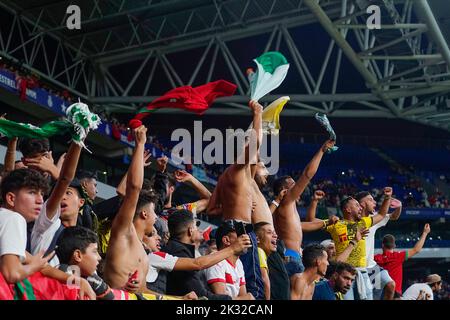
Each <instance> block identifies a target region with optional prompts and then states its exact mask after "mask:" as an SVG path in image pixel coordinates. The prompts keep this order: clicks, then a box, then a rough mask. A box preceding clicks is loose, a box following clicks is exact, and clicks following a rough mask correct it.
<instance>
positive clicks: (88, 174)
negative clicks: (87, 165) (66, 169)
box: [77, 169, 97, 180]
mask: <svg viewBox="0 0 450 320" xmlns="http://www.w3.org/2000/svg"><path fill="white" fill-rule="evenodd" d="M77 178H78V179H80V180H82V179H86V178H88V179H96V180H97V173H95V172H92V171H88V170H83V169H80V170H78V171H77Z"/></svg>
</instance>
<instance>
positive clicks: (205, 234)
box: [203, 226, 212, 241]
mask: <svg viewBox="0 0 450 320" xmlns="http://www.w3.org/2000/svg"><path fill="white" fill-rule="evenodd" d="M211 231H212V227H211V226H209V227H208V228H206V229H205V230H203V239H204V240H205V241H209V240H210V239H211V237H210V234H211Z"/></svg>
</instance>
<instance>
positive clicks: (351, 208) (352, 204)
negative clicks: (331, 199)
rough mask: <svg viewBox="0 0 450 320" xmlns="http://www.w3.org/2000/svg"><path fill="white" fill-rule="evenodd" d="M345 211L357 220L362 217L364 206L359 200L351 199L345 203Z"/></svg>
mask: <svg viewBox="0 0 450 320" xmlns="http://www.w3.org/2000/svg"><path fill="white" fill-rule="evenodd" d="M345 213H347V214H349V215H350V217H352V218H353V219H355V220H356V221H358V220H361V218H362V207H361V205H360V204H359V202H358V201H356V200H355V199H350V200H349V201H348V202H347V204H346V205H345Z"/></svg>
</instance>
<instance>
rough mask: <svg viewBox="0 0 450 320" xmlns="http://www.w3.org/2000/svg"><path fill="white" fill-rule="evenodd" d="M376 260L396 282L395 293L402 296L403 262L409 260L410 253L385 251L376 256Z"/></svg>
mask: <svg viewBox="0 0 450 320" xmlns="http://www.w3.org/2000/svg"><path fill="white" fill-rule="evenodd" d="M374 259H375V262H376V263H377V264H378V265H379V266H380V267H382V268H383V269H386V270H387V272H389V275H390V276H391V278H392V280H394V282H395V291H396V292H398V293H399V294H402V281H403V262H405V261H406V260H408V252H407V251H400V252H399V251H397V252H390V251H384V252H383V253H382V254H376V255H375V257H374Z"/></svg>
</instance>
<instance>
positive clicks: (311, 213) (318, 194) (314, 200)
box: [305, 190, 325, 222]
mask: <svg viewBox="0 0 450 320" xmlns="http://www.w3.org/2000/svg"><path fill="white" fill-rule="evenodd" d="M324 197H325V192H323V191H322V190H316V191H315V192H314V195H313V196H312V197H311V203H310V205H309V207H308V209H307V210H306V219H305V222H312V221H315V220H320V219H317V218H316V211H317V204H318V203H319V201H320V200H322V199H323V198H324Z"/></svg>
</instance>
